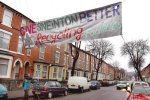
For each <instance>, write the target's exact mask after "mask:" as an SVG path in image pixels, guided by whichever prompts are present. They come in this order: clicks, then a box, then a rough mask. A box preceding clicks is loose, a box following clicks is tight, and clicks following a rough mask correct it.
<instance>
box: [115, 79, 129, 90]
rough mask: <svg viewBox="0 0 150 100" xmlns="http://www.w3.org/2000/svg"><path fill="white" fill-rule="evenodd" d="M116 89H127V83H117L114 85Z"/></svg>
mask: <svg viewBox="0 0 150 100" xmlns="http://www.w3.org/2000/svg"><path fill="white" fill-rule="evenodd" d="M116 89H117V90H119V89H127V82H126V81H118V82H117V85H116Z"/></svg>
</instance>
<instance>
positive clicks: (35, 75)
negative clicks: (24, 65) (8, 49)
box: [34, 64, 41, 79]
mask: <svg viewBox="0 0 150 100" xmlns="http://www.w3.org/2000/svg"><path fill="white" fill-rule="evenodd" d="M40 68H41V66H40V65H39V64H37V65H36V67H35V71H34V77H35V78H38V79H40V76H41V69H40Z"/></svg>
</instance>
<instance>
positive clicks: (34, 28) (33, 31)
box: [32, 24, 37, 33]
mask: <svg viewBox="0 0 150 100" xmlns="http://www.w3.org/2000/svg"><path fill="white" fill-rule="evenodd" d="M32 33H37V31H36V24H32Z"/></svg>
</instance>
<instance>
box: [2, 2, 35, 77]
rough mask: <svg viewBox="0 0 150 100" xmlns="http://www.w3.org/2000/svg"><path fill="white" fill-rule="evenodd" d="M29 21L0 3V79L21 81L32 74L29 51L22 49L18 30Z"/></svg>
mask: <svg viewBox="0 0 150 100" xmlns="http://www.w3.org/2000/svg"><path fill="white" fill-rule="evenodd" d="M30 23H33V21H32V20H31V19H29V18H28V17H26V16H24V15H23V14H21V13H19V12H18V11H16V10H14V9H13V8H11V7H9V6H7V5H5V4H4V3H2V2H0V78H12V79H22V78H23V77H24V75H25V74H28V73H33V67H32V66H31V65H32V64H33V63H32V61H31V58H32V57H31V55H30V53H31V50H26V49H25V48H24V47H23V43H22V40H21V37H20V36H19V29H20V27H21V26H23V25H28V24H30Z"/></svg>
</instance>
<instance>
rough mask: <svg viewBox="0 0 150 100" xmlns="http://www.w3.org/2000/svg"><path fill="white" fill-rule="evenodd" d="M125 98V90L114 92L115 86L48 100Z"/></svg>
mask: <svg viewBox="0 0 150 100" xmlns="http://www.w3.org/2000/svg"><path fill="white" fill-rule="evenodd" d="M126 98H127V92H126V91H125V90H116V87H115V86H110V87H101V89H99V90H91V91H88V92H84V93H69V94H68V96H55V97H53V98H52V99H50V100H126ZM30 100H33V99H30ZM45 100H48V99H45Z"/></svg>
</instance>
